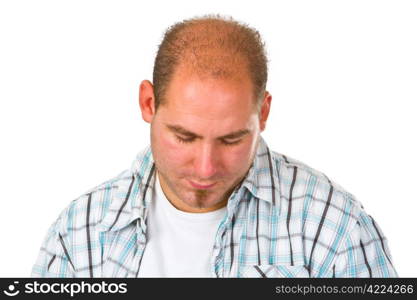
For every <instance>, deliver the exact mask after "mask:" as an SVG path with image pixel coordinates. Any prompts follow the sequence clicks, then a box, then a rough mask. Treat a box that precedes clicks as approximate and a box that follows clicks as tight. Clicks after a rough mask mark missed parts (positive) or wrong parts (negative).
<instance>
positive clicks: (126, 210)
mask: <svg viewBox="0 0 417 300" xmlns="http://www.w3.org/2000/svg"><path fill="white" fill-rule="evenodd" d="M266 81H267V59H266V55H265V50H264V46H263V43H262V41H261V38H260V35H259V33H258V32H257V31H256V30H254V29H252V28H249V27H248V26H246V25H243V24H240V23H238V22H236V21H234V20H232V19H225V18H222V17H219V16H208V17H202V18H195V19H190V20H186V21H183V22H181V23H178V24H175V25H174V26H172V27H171V28H169V30H168V31H167V32H166V34H165V36H164V39H163V41H162V43H161V45H160V47H159V50H158V54H157V57H156V60H155V66H154V74H153V84H152V83H151V82H149V81H147V80H145V81H142V83H141V84H140V91H139V104H140V109H141V112H142V118H143V119H144V120H145V121H146V122H148V123H150V125H151V126H150V129H151V130H150V135H151V145H150V147H147V148H146V149H144V150H143V151H142V152H141V153H139V154H138V155H137V157H136V160H135V161H134V162H133V164H132V167H131V168H130V169H129V170H126V171H124V172H122V173H121V174H119V175H118V176H117V177H115V178H113V179H111V180H109V181H106V182H104V183H103V184H101V185H99V186H97V187H95V188H93V189H91V190H90V191H88V192H86V193H85V194H84V195H82V196H80V197H79V198H77V199H76V200H74V201H72V203H71V204H70V205H69V206H68V207H67V208H66V209H65V210H64V211H63V212H62V213H61V215H60V216H59V218H58V219H57V221H56V222H55V223H54V224H53V225H52V226H51V228H50V229H49V232H48V234H47V236H46V239H45V240H44V242H43V246H42V248H41V251H40V254H39V257H38V259H37V262H36V264H35V265H34V267H33V270H32V276H34V277H396V276H397V273H396V271H395V269H394V267H393V265H392V258H391V255H390V252H389V249H388V245H387V240H386V238H385V237H384V235H383V233H382V231H381V229H380V228H379V227H378V225H377V224H376V223H375V221H374V220H373V219H372V218H371V217H370V216H369V215H368V214H366V212H365V211H364V209H363V207H362V205H361V204H360V203H359V202H358V201H357V200H356V199H355V198H354V196H353V195H352V194H350V193H348V192H346V191H345V190H344V189H343V188H342V187H340V186H338V185H336V184H335V183H334V182H332V181H331V180H330V179H329V178H327V177H326V176H325V175H324V174H322V173H321V172H318V171H316V170H314V169H312V168H310V167H308V166H307V165H305V164H303V163H301V162H299V161H297V160H295V159H291V158H289V157H287V156H285V155H282V154H279V153H276V152H273V151H271V150H270V149H269V148H268V146H267V144H266V142H265V141H264V140H263V139H262V137H261V136H260V133H261V132H262V131H263V130H264V129H265V127H266V122H267V119H268V115H269V110H270V105H271V99H272V98H271V95H270V94H269V93H268V92H267V91H266V90H265V87H266Z"/></svg>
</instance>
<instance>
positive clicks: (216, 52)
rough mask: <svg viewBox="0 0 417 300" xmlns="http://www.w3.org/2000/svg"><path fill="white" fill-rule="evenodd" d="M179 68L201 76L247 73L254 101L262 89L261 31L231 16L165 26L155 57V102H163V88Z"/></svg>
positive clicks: (229, 76) (264, 69)
mask: <svg viewBox="0 0 417 300" xmlns="http://www.w3.org/2000/svg"><path fill="white" fill-rule="evenodd" d="M161 49H162V50H161ZM252 50H253V51H252ZM160 52H161V53H162V54H161V56H160ZM159 56H160V59H159V60H158V58H159ZM157 62H159V64H158V65H157ZM165 66H167V68H165ZM180 67H181V68H183V69H187V71H188V72H189V73H191V74H196V75H198V76H199V77H200V78H202V79H205V78H213V79H238V78H239V77H242V76H249V78H250V81H251V83H252V87H253V88H252V91H253V94H254V96H255V98H256V99H257V100H259V98H260V97H261V96H262V94H263V93H262V92H264V91H265V87H266V79H267V59H266V53H265V49H264V44H263V42H262V40H261V38H260V34H259V33H258V31H257V30H255V29H253V28H251V27H249V26H248V25H247V24H244V23H241V22H238V21H236V20H234V19H233V18H232V17H222V16H219V15H205V16H202V17H195V18H191V19H187V20H184V21H182V22H178V23H176V24H174V25H172V26H171V27H170V28H168V29H167V31H166V33H165V36H164V39H163V41H162V43H161V45H160V47H159V50H158V54H157V58H156V59H155V69H154V84H155V86H156V87H157V88H156V90H157V93H156V98H157V102H158V104H160V103H162V102H164V99H163V98H165V96H166V90H167V88H168V86H169V84H170V83H171V81H172V79H173V78H174V77H175V76H176V74H177V73H178V68H180ZM155 70H157V72H155ZM257 71H259V72H257ZM243 73H244V75H242V74H243ZM155 79H158V80H155Z"/></svg>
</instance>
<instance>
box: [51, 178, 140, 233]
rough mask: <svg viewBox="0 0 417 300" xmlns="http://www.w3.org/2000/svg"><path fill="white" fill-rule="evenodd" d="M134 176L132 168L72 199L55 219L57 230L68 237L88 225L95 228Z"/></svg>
mask: <svg viewBox="0 0 417 300" xmlns="http://www.w3.org/2000/svg"><path fill="white" fill-rule="evenodd" d="M132 176H133V174H132V172H131V171H130V170H125V171H123V172H121V173H120V174H119V175H117V176H115V177H113V178H111V179H109V180H106V181H105V182H103V183H101V184H99V185H97V186H95V187H93V188H90V189H89V190H87V191H85V192H84V193H82V194H81V195H80V196H78V197H77V198H76V199H74V200H72V201H71V202H70V203H69V204H68V205H67V206H66V207H65V208H64V209H63V210H62V211H61V213H60V214H59V216H58V218H57V220H56V221H55V223H54V227H55V230H56V231H57V232H59V233H60V234H61V235H62V236H63V237H66V236H68V235H74V234H76V233H77V232H78V231H81V230H82V229H84V228H85V227H86V226H89V227H90V229H94V228H95V227H96V225H98V224H99V223H100V221H101V220H102V219H103V217H104V215H105V214H106V212H107V211H108V209H109V207H110V204H111V203H112V201H113V199H114V198H115V195H116V194H118V193H120V192H121V190H122V189H120V187H124V186H125V185H126V184H127V183H128V182H130V181H131V180H132Z"/></svg>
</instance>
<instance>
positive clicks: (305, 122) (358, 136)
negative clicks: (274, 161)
mask: <svg viewBox="0 0 417 300" xmlns="http://www.w3.org/2000/svg"><path fill="white" fill-rule="evenodd" d="M206 13H221V14H226V15H231V16H233V17H234V18H235V19H237V20H240V21H243V22H246V23H248V24H249V25H251V26H253V27H255V28H257V29H258V30H259V31H260V32H261V34H262V35H263V37H264V40H265V41H266V43H267V49H268V53H269V59H270V72H269V81H268V89H269V91H270V92H271V93H272V95H273V104H272V111H271V115H270V120H269V122H268V127H267V130H266V131H265V132H264V134H263V136H264V137H265V139H266V140H267V142H268V143H269V145H270V147H271V148H272V149H273V150H275V151H277V152H280V153H283V154H286V155H288V156H290V157H293V158H296V159H298V160H301V161H303V162H305V163H306V164H308V165H310V166H311V167H313V168H316V169H318V170H320V171H323V172H324V173H326V174H327V175H328V176H329V177H330V178H331V179H333V180H334V181H335V182H337V183H339V184H341V185H342V186H343V187H344V188H345V189H346V190H348V191H349V192H351V193H352V194H354V195H355V196H356V197H357V198H358V200H359V201H361V202H362V203H363V205H364V206H365V210H366V211H367V212H368V214H370V215H372V216H373V217H374V219H376V221H377V222H378V224H379V225H380V226H381V228H382V230H383V232H384V234H385V235H386V236H387V237H388V242H389V247H390V249H391V252H392V255H393V259H394V264H395V266H396V269H397V271H398V273H399V275H400V276H401V277H406V276H409V277H410V276H414V277H415V276H416V275H417V271H416V269H417V260H416V259H415V257H416V253H417V243H416V229H417V228H416V227H417V226H416V225H417V216H416V209H417V205H416V200H417V196H416V191H415V189H414V188H415V187H416V185H417V182H416V167H417V158H416V153H417V146H416V129H417V121H416V103H417V102H416V101H417V88H416V86H417V55H416V54H417V18H416V16H417V3H416V1H401V0H395V1H381V0H378V1H366V0H360V1H353V0H350V1H334V0H333V1H294V0H292V1H276V0H275V1H261V0H256V1H253V0H250V1H242V0H239V1H224V0H221V1H213V0H211V1H205V2H202V1H179V0H176V1H165V2H164V1H156V0H152V1H146V2H145V1H103V0H101V1H88V0H82V1H74V0H73V1H57V0H54V1H18V0H15V1H1V2H0V130H1V135H0V141H1V145H0V154H1V155H0V187H1V194H0V195H1V196H0V197H1V198H0V200H1V208H0V239H1V246H0V276H1V277H12V276H16V277H25V276H29V274H30V271H31V268H32V265H33V263H34V261H35V259H36V256H37V255H38V252H39V248H40V245H41V242H42V240H43V238H44V236H45V234H46V231H47V229H48V227H49V226H50V225H51V224H52V222H53V221H54V220H55V219H56V218H57V216H58V214H59V213H60V212H61V210H62V209H64V208H65V207H66V206H67V205H68V204H69V202H70V201H71V200H73V199H75V198H76V197H78V196H79V195H81V194H82V193H84V192H85V191H86V190H88V189H90V188H92V187H94V186H96V185H98V184H100V183H102V182H103V181H105V180H107V179H110V178H112V177H114V176H116V175H117V174H119V173H120V172H121V171H123V170H124V169H127V168H129V167H130V164H131V162H132V161H133V159H134V158H135V155H136V153H137V152H139V151H140V149H142V148H143V147H144V146H145V145H147V143H148V132H149V127H148V124H146V123H144V122H143V121H142V119H141V117H140V113H139V106H138V86H139V83H140V81H141V80H142V79H145V78H146V79H152V76H151V75H152V67H153V60H154V57H155V53H156V49H157V45H158V44H159V42H160V40H161V37H162V34H163V32H164V30H165V29H166V28H167V27H168V26H169V25H171V24H173V23H174V22H177V21H180V20H182V19H184V18H189V17H193V16H195V15H201V14H206Z"/></svg>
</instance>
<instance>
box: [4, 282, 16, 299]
mask: <svg viewBox="0 0 417 300" xmlns="http://www.w3.org/2000/svg"><path fill="white" fill-rule="evenodd" d="M13 283H14V284H11V285H9V286H8V290H4V291H3V293H5V294H6V295H7V296H10V297H13V296H16V295H17V294H19V293H20V291H19V290H16V287H15V285H17V284H18V283H19V281H14V282H13Z"/></svg>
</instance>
